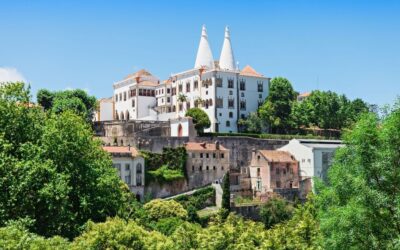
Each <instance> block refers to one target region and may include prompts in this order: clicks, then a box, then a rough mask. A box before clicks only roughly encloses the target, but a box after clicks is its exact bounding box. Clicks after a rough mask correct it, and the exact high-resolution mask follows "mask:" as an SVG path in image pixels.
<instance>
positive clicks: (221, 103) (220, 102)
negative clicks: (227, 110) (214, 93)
mask: <svg viewBox="0 0 400 250" xmlns="http://www.w3.org/2000/svg"><path fill="white" fill-rule="evenodd" d="M215 104H216V106H217V108H223V107H224V100H223V99H222V97H217V100H216V101H215Z"/></svg>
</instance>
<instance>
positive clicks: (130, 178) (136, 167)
mask: <svg viewBox="0 0 400 250" xmlns="http://www.w3.org/2000/svg"><path fill="white" fill-rule="evenodd" d="M103 149H104V150H105V151H107V152H109V153H110V154H111V157H112V162H113V167H114V168H115V169H117V171H118V176H119V177H120V178H121V180H122V181H124V182H125V183H126V184H127V185H128V187H129V190H130V191H131V192H132V193H134V194H135V195H136V197H137V199H138V200H143V198H144V185H145V182H144V181H145V166H144V158H143V157H142V156H140V155H139V154H138V153H137V150H136V149H134V148H133V147H117V146H116V147H112V146H108V147H103Z"/></svg>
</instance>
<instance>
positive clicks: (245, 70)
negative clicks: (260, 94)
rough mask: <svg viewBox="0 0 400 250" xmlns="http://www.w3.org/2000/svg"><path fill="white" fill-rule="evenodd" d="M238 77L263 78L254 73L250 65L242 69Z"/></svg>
mask: <svg viewBox="0 0 400 250" xmlns="http://www.w3.org/2000/svg"><path fill="white" fill-rule="evenodd" d="M240 75H242V76H258V77H263V75H261V74H260V73H258V72H257V71H255V69H253V68H252V67H251V66H250V65H247V66H246V67H244V68H243V69H242V71H240Z"/></svg>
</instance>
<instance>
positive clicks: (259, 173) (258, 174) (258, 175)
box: [257, 168, 261, 177]
mask: <svg viewBox="0 0 400 250" xmlns="http://www.w3.org/2000/svg"><path fill="white" fill-rule="evenodd" d="M260 175H261V169H260V168H257V177H260Z"/></svg>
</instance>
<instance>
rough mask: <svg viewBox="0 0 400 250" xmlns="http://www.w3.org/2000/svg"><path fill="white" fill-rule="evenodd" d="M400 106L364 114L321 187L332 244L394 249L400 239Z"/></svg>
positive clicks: (335, 246)
mask: <svg viewBox="0 0 400 250" xmlns="http://www.w3.org/2000/svg"><path fill="white" fill-rule="evenodd" d="M399 124H400V109H399V107H397V108H396V109H394V110H393V111H392V112H391V113H390V114H389V115H388V116H387V117H385V118H384V119H383V120H382V121H380V120H379V119H378V117H377V116H376V114H364V115H362V116H361V120H360V121H359V122H357V123H356V125H355V126H354V127H353V129H352V130H351V131H350V132H348V133H346V134H345V136H344V141H345V144H346V147H343V148H340V149H339V150H337V152H336V155H335V158H334V163H333V165H332V167H331V168H330V171H329V175H328V180H329V182H328V184H327V185H326V186H324V185H323V184H322V183H320V184H319V186H317V191H318V192H319V195H318V197H317V198H318V203H319V206H320V210H319V216H320V218H321V230H322V232H323V234H324V236H325V240H324V242H325V248H327V249H394V248H398V247H399V239H400V220H399V219H398V218H399V217H400V205H399V197H400V189H399V188H398V187H399V181H400V171H399V166H400V165H399V162H400V151H399V148H400V129H399Z"/></svg>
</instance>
